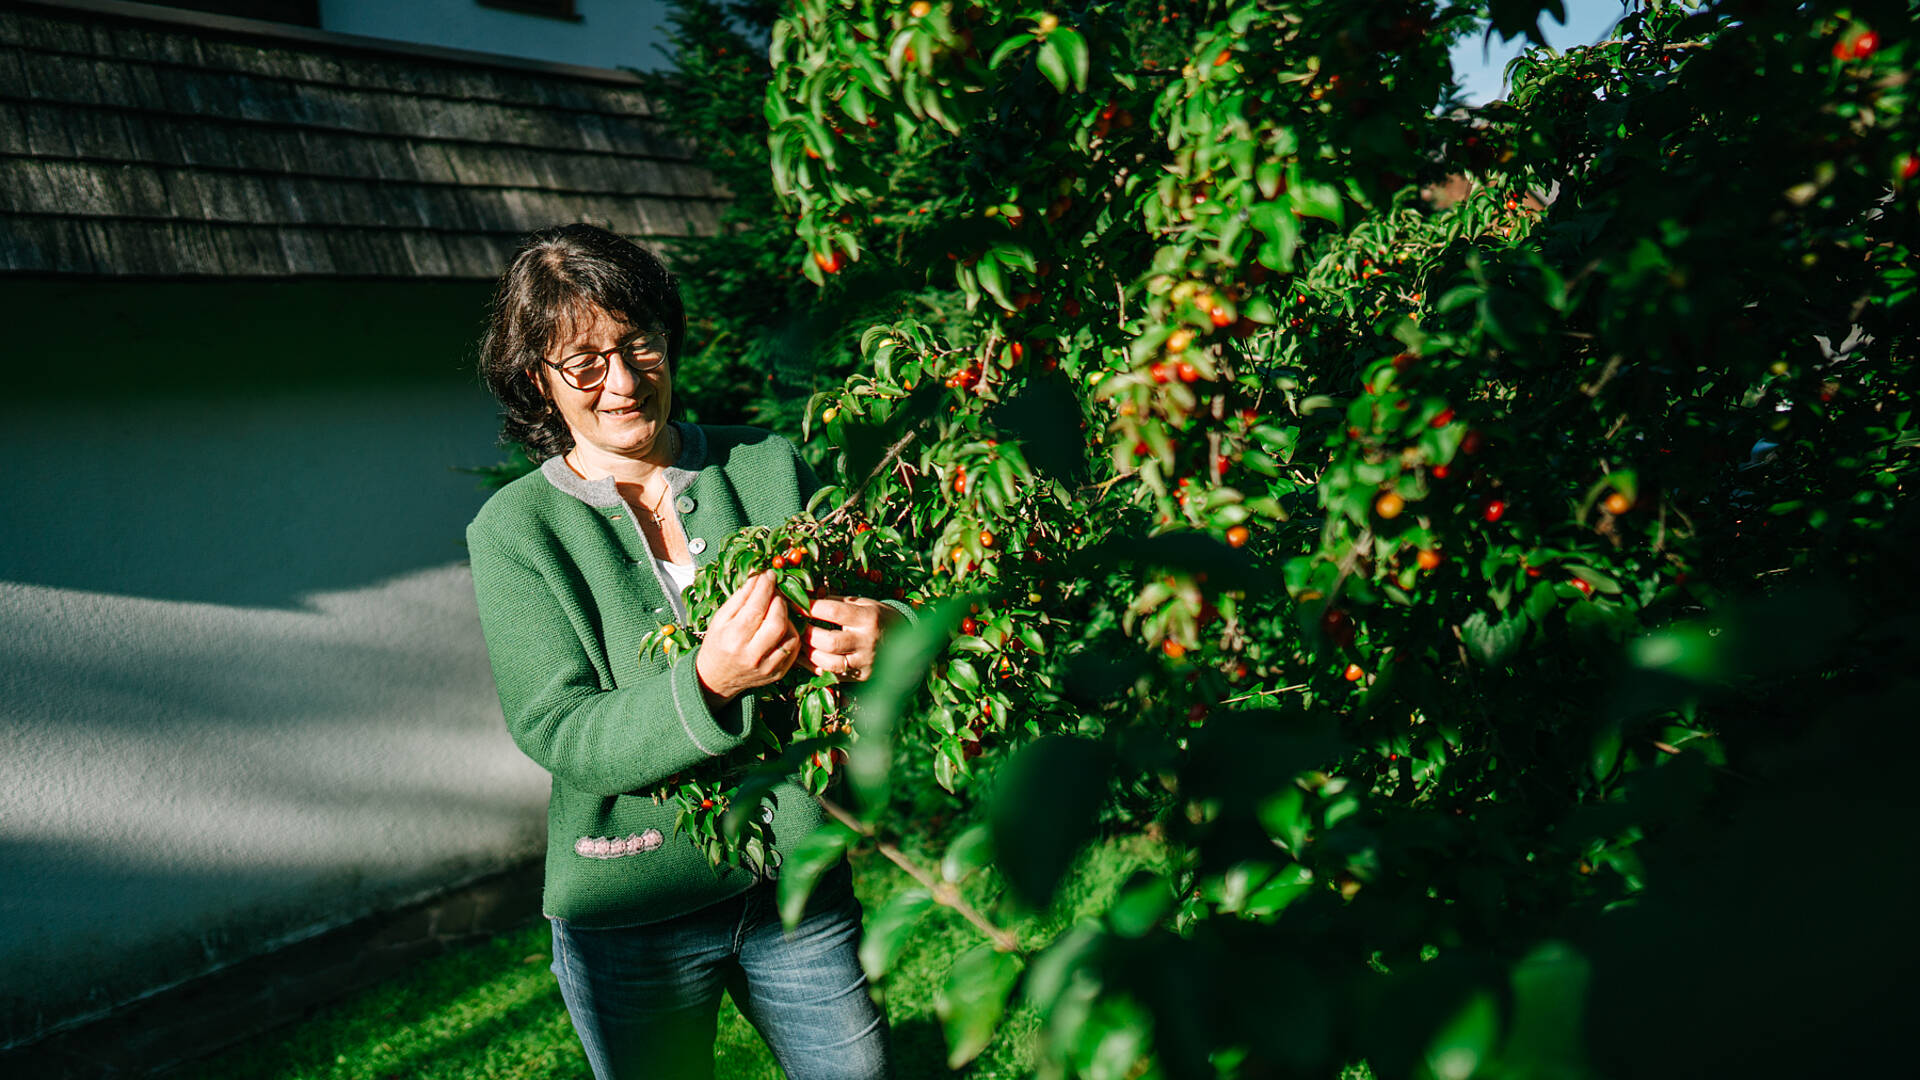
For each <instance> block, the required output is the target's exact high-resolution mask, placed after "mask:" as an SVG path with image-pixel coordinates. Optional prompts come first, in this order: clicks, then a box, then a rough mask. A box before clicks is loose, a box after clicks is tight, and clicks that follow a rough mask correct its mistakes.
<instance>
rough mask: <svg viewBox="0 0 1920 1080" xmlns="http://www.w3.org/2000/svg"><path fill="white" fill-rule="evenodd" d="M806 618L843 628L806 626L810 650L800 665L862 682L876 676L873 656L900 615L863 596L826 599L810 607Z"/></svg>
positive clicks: (815, 602)
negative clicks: (831, 628) (872, 675)
mask: <svg viewBox="0 0 1920 1080" xmlns="http://www.w3.org/2000/svg"><path fill="white" fill-rule="evenodd" d="M807 616H808V617H809V618H813V619H818V620H820V621H821V622H824V623H832V624H834V625H835V626H838V627H839V628H840V629H838V630H829V629H827V628H826V627H823V626H809V627H806V628H805V636H806V647H807V651H806V654H805V656H803V657H802V661H801V662H802V663H804V664H806V666H807V667H809V668H811V669H812V670H814V671H825V672H829V673H831V674H834V675H838V676H840V677H841V678H843V679H854V680H863V679H865V678H866V677H867V676H869V675H871V674H873V653H874V650H875V649H876V648H877V647H878V646H879V644H880V635H882V634H883V633H885V632H886V629H887V627H888V626H890V625H892V624H893V621H894V620H895V619H898V618H899V617H900V613H899V612H897V611H895V610H893V609H892V608H890V607H888V606H886V605H885V604H882V603H880V602H879V601H877V600H868V599H866V598H865V597H861V596H823V597H820V598H819V599H818V600H815V601H814V602H813V605H812V606H811V607H809V608H807Z"/></svg>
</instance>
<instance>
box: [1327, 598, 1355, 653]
mask: <svg viewBox="0 0 1920 1080" xmlns="http://www.w3.org/2000/svg"><path fill="white" fill-rule="evenodd" d="M1320 629H1321V630H1324V631H1325V632H1326V635H1327V640H1329V641H1331V642H1333V643H1334V644H1335V645H1336V646H1338V647H1340V648H1342V649H1344V648H1346V647H1347V646H1349V645H1351V644H1353V616H1351V615H1349V614H1347V613H1346V612H1344V611H1342V610H1340V609H1339V608H1334V609H1333V610H1331V611H1329V612H1327V613H1326V614H1325V615H1322V616H1320Z"/></svg>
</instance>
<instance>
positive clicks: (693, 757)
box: [467, 423, 822, 927]
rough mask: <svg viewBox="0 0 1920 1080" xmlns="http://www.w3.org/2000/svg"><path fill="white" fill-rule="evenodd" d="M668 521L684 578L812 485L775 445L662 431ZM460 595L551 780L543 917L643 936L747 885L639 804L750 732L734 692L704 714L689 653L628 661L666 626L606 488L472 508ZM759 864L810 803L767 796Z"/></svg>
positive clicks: (569, 481)
mask: <svg viewBox="0 0 1920 1080" xmlns="http://www.w3.org/2000/svg"><path fill="white" fill-rule="evenodd" d="M677 426H678V428H679V431H680V434H681V450H680V455H679V457H678V459H677V460H676V461H675V462H674V464H673V465H672V466H671V467H670V468H669V469H668V471H667V477H668V484H669V495H668V498H667V500H666V503H665V505H664V506H663V509H665V507H666V506H670V507H671V508H672V510H673V511H674V512H675V513H677V514H678V515H679V518H680V526H681V528H682V529H683V530H685V532H686V536H687V546H688V549H689V550H690V551H691V552H692V553H693V557H694V562H695V563H696V564H697V565H699V564H704V563H705V562H706V561H707V560H709V559H711V558H713V557H714V556H715V555H716V554H718V553H719V551H720V548H721V543H722V541H723V540H725V539H726V537H727V536H728V535H729V534H731V533H732V532H734V531H735V530H737V529H739V528H742V527H743V526H746V525H777V524H779V523H780V522H782V521H785V520H786V519H788V518H789V517H792V516H793V515H794V514H795V513H797V512H799V511H800V510H801V509H803V508H804V507H805V505H806V500H807V497H808V496H809V495H811V494H812V493H813V491H814V489H815V488H816V487H817V486H818V481H816V480H815V479H814V476H813V473H812V471H811V470H810V469H809V468H808V467H807V465H806V463H805V462H804V461H803V460H802V459H801V458H800V456H799V454H798V453H797V452H796V451H795V450H794V447H793V445H792V444H791V443H789V442H787V441H786V440H785V439H782V438H780V437H779V436H777V435H774V434H772V433H770V432H766V431H761V430H759V429H757V428H745V427H701V426H699V425H694V424H684V423H683V424H678V425H677ZM467 545H468V548H469V551H470V554H471V557H472V560H473V588H474V593H475V595H476V596H477V597H478V599H479V606H480V626H481V629H482V630H483V631H484V632H485V634H486V639H487V654H488V657H489V658H490V659H491V661H492V664H493V677H494V682H495V684H496V686H497V688H498V690H499V692H500V707H501V709H502V710H503V711H504V712H505V713H506V719H507V728H508V729H509V730H510V731H511V732H512V734H513V739H514V742H516V743H517V744H519V746H520V749H521V750H523V751H525V752H526V754H527V756H528V757H531V758H532V759H533V760H534V761H536V762H538V763H539V764H540V766H541V767H542V768H544V769H546V770H547V771H548V772H549V773H551V774H553V794H552V797H551V799H550V801H549V802H548V805H547V864H546V892H545V899H544V903H543V910H544V911H545V912H546V914H547V915H548V916H549V917H554V918H560V919H565V920H567V921H568V922H572V923H577V924H579V925H581V926H588V927H595V926H599V927H610V926H631V925H638V924H641V923H649V922H657V921H659V920H662V919H668V918H672V917H674V916H676V915H681V914H684V913H686V912H690V911H693V910H696V909H698V908H701V907H704V906H706V905H708V904H712V903H715V902H717V901H719V900H723V899H726V898H727V897H729V896H733V895H735V894H737V893H740V892H742V891H744V890H745V889H747V888H749V887H750V886H752V885H753V884H754V883H755V882H756V881H757V880H758V878H757V877H756V876H755V875H754V874H753V873H751V872H750V871H747V870H742V869H737V868H730V867H729V868H721V869H716V868H715V867H713V866H712V865H711V864H710V863H709V862H708V861H707V858H706V856H705V855H704V854H703V853H702V852H701V851H699V850H698V849H696V848H695V846H694V845H693V843H692V841H691V840H690V839H688V838H686V837H681V836H676V835H675V830H674V819H675V816H676V814H677V807H676V805H675V804H674V803H672V802H668V803H665V804H656V803H655V802H654V800H653V799H652V798H651V797H650V796H648V795H646V794H644V793H643V791H644V790H646V789H650V788H653V787H654V786H656V785H657V784H659V782H660V781H661V780H663V779H665V778H667V777H669V776H672V775H673V774H675V773H677V772H681V771H683V770H685V769H688V768H690V767H693V766H696V765H699V764H700V763H702V762H704V761H706V760H708V759H709V758H712V757H714V756H716V755H720V754H725V753H727V752H728V751H730V750H733V749H735V748H736V747H738V746H740V745H741V743H742V742H743V741H745V739H746V738H747V736H748V735H749V734H750V732H751V731H752V728H753V725H754V724H755V723H757V722H762V721H761V718H760V717H758V716H757V710H756V700H755V696H754V695H753V694H752V693H747V694H743V695H741V696H740V697H739V698H737V699H735V700H734V701H733V702H731V703H729V704H728V705H726V706H725V707H724V708H722V709H721V710H720V711H718V712H714V711H712V710H710V709H709V708H708V706H707V703H706V698H705V696H704V695H703V694H702V693H701V690H700V683H699V680H698V679H697V678H696V677H695V675H694V667H693V661H694V656H695V655H696V653H697V649H696V650H690V651H687V652H683V653H681V654H680V656H679V657H678V658H677V659H676V660H674V661H673V662H671V663H669V662H667V661H666V660H664V659H662V658H661V657H660V655H659V654H658V652H657V651H656V652H655V653H654V655H653V656H652V657H650V658H648V659H646V660H642V659H641V658H640V639H641V637H642V635H645V634H647V633H649V632H651V631H652V630H654V629H656V628H657V627H659V625H660V624H661V623H665V622H672V621H674V614H673V610H672V608H670V607H669V606H668V602H667V588H668V585H667V583H666V582H664V581H663V580H662V578H661V575H660V573H659V572H658V571H657V570H656V569H655V567H654V565H653V560H652V558H651V553H650V551H649V550H648V547H647V542H646V539H645V537H643V536H642V535H641V532H640V529H639V527H638V525H637V523H636V522H635V521H634V520H633V512H632V511H631V510H630V509H629V508H628V507H627V505H626V503H625V502H624V501H623V500H622V499H621V498H620V495H619V493H618V492H617V491H616V490H615V489H614V485H613V481H612V480H611V479H603V480H600V481H598V482H594V483H589V482H587V481H585V480H582V479H581V478H580V477H579V476H577V475H576V474H575V473H574V472H573V471H572V470H571V469H569V468H567V466H566V464H565V463H564V462H563V461H561V460H560V459H559V458H553V459H550V460H548V461H547V462H546V464H545V465H543V466H542V467H541V468H540V469H539V470H538V471H536V472H533V473H530V474H528V475H526V476H523V477H521V478H520V479H518V480H515V481H514V482H513V483H511V484H508V485H507V486H506V487H504V488H502V489H500V491H498V492H497V493H495V494H494V496H493V497H492V498H491V499H489V500H487V503H486V505H485V506H484V507H482V508H481V510H480V513H479V515H478V516H476V517H475V518H474V519H473V524H471V525H469V526H468V527H467ZM773 797H774V811H773V815H772V822H771V831H772V833H773V841H774V848H775V849H776V850H777V851H789V850H791V849H792V845H793V844H794V842H795V841H797V840H798V839H799V838H801V837H802V836H805V835H806V834H807V833H809V832H811V831H813V830H814V829H815V828H817V827H819V825H820V824H821V821H822V811H821V808H820V803H819V801H818V800H817V799H815V798H813V797H812V796H811V795H809V794H807V793H806V792H805V791H804V790H802V789H801V788H800V787H799V786H798V785H796V784H793V783H791V782H789V783H786V784H783V785H781V786H780V787H778V788H776V789H775V791H774V795H773Z"/></svg>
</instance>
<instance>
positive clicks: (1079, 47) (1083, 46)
mask: <svg viewBox="0 0 1920 1080" xmlns="http://www.w3.org/2000/svg"><path fill="white" fill-rule="evenodd" d="M1047 43H1048V44H1050V45H1053V46H1055V47H1057V48H1058V49H1059V50H1060V56H1061V58H1062V59H1064V60H1066V62H1067V69H1068V70H1069V71H1071V72H1072V73H1073V88H1074V89H1075V90H1085V89H1086V88H1087V73H1088V71H1089V70H1091V68H1092V59H1091V57H1090V56H1089V55H1088V53H1087V39H1086V38H1084V37H1081V36H1080V32H1079V31H1078V30H1073V29H1070V28H1068V27H1065V26H1062V27H1060V28H1058V29H1056V30H1055V31H1054V32H1053V33H1052V34H1051V35H1049V36H1048V38H1047Z"/></svg>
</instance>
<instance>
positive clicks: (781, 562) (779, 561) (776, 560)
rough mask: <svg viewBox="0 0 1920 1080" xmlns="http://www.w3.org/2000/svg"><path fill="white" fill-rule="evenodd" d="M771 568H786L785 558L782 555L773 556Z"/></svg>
mask: <svg viewBox="0 0 1920 1080" xmlns="http://www.w3.org/2000/svg"><path fill="white" fill-rule="evenodd" d="M773 568H774V569H775V570H785V569H786V568H787V557H786V556H785V555H784V554H782V555H775V556H774V557H773Z"/></svg>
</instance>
